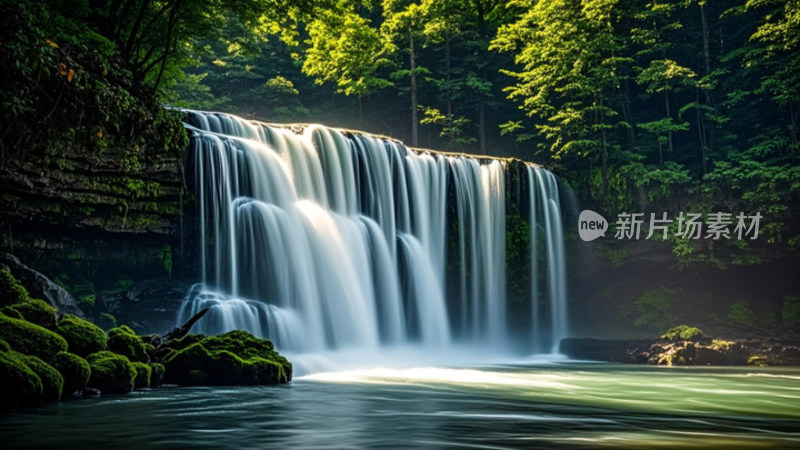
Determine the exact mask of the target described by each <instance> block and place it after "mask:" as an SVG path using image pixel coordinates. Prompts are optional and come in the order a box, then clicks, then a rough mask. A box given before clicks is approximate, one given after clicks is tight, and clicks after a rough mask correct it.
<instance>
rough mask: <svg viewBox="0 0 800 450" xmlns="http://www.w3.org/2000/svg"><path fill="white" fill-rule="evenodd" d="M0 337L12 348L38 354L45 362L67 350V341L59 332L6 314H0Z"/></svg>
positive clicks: (28, 353)
mask: <svg viewBox="0 0 800 450" xmlns="http://www.w3.org/2000/svg"><path fill="white" fill-rule="evenodd" d="M0 339H2V340H4V341H6V342H7V343H8V345H9V346H10V347H11V349H13V350H16V351H18V352H20V353H24V354H26V355H34V356H38V357H39V358H41V359H42V360H44V361H45V362H50V361H53V358H55V356H56V355H57V354H58V353H59V352H64V351H67V341H66V340H64V338H63V337H61V336H59V335H58V334H56V333H54V332H52V331H50V330H48V329H46V328H43V327H40V326H39V325H35V324H32V323H30V322H26V321H24V320H20V319H14V318H11V317H8V316H6V315H5V314H0Z"/></svg>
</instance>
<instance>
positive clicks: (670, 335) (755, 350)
mask: <svg viewBox="0 0 800 450" xmlns="http://www.w3.org/2000/svg"><path fill="white" fill-rule="evenodd" d="M748 334H749V335H748V336H740V337H727V338H711V337H708V336H706V335H704V334H703V333H702V331H700V330H699V329H697V328H692V327H686V326H681V327H676V328H673V329H671V330H669V331H668V332H667V333H665V334H664V335H662V336H661V337H659V338H657V339H593V338H568V339H564V340H562V341H561V344H560V352H561V353H562V354H564V355H565V356H567V357H568V358H572V359H577V360H592V361H605V362H614V363H630V364H650V365H662V366H745V365H747V366H762V367H763V366H800V337H798V336H793V335H785V336H780V337H778V336H763V337H759V336H757V335H755V334H754V333H753V332H750V333H748Z"/></svg>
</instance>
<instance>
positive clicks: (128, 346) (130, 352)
mask: <svg viewBox="0 0 800 450" xmlns="http://www.w3.org/2000/svg"><path fill="white" fill-rule="evenodd" d="M108 349H109V350H111V351H112V352H114V353H117V354H120V355H123V356H125V357H126V358H128V359H129V360H130V361H132V362H141V363H147V362H150V357H149V356H148V350H151V348H148V346H147V344H145V343H144V342H142V339H141V338H140V337H139V336H137V335H136V333H135V332H134V331H133V330H132V329H131V328H130V327H128V326H125V325H122V326H120V327H116V328H112V329H110V330H108Z"/></svg>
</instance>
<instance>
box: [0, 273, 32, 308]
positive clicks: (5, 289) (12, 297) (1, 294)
mask: <svg viewBox="0 0 800 450" xmlns="http://www.w3.org/2000/svg"><path fill="white" fill-rule="evenodd" d="M27 299H28V290H27V289H25V288H24V287H23V286H22V285H21V284H19V283H18V282H17V279H16V278H14V276H13V275H11V271H10V270H9V269H8V267H6V266H3V267H2V268H0V305H13V304H15V303H21V302H24V301H25V300H27Z"/></svg>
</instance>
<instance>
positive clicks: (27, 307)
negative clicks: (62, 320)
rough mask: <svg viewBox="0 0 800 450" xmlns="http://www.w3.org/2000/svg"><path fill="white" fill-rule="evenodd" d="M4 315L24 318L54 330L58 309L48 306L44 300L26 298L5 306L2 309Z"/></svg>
mask: <svg viewBox="0 0 800 450" xmlns="http://www.w3.org/2000/svg"><path fill="white" fill-rule="evenodd" d="M2 312H3V313H5V314H6V315H9V316H12V315H13V316H12V317H16V318H21V319H25V320H27V321H28V322H31V323H35V324H36V325H39V326H40V327H44V328H47V329H48V330H55V329H56V324H57V323H58V309H56V308H55V307H54V306H50V305H49V304H48V303H47V302H45V301H44V300H38V299H28V300H25V301H23V302H20V303H17V304H14V305H11V306H6V307H4V308H3V309H2Z"/></svg>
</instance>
